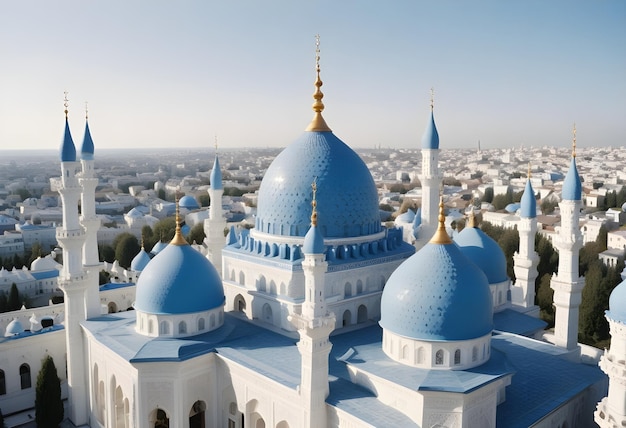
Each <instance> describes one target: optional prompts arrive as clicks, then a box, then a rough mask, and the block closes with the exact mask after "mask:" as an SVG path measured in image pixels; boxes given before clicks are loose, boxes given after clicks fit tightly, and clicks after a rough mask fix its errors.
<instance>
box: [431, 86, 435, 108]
mask: <svg viewBox="0 0 626 428" xmlns="http://www.w3.org/2000/svg"><path fill="white" fill-rule="evenodd" d="M434 109H435V88H433V87H431V88H430V111H433V110H434Z"/></svg>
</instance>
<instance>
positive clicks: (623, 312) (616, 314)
mask: <svg viewBox="0 0 626 428" xmlns="http://www.w3.org/2000/svg"><path fill="white" fill-rule="evenodd" d="M606 314H607V316H608V317H609V318H611V319H612V320H613V321H617V322H620V323H622V324H626V281H622V282H620V283H619V284H618V285H617V287H615V288H614V289H613V291H612V292H611V296H610V297H609V310H608V311H607V312H606Z"/></svg>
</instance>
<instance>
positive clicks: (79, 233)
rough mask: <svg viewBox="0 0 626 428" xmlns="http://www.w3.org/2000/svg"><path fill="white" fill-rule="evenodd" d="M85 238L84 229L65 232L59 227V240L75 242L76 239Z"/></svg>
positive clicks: (57, 234)
mask: <svg viewBox="0 0 626 428" xmlns="http://www.w3.org/2000/svg"><path fill="white" fill-rule="evenodd" d="M84 236H85V231H84V230H83V229H73V230H65V229H63V228H62V227H57V233H56V237H57V240H63V239H65V240H70V241H71V240H74V239H82V238H83V237H84Z"/></svg>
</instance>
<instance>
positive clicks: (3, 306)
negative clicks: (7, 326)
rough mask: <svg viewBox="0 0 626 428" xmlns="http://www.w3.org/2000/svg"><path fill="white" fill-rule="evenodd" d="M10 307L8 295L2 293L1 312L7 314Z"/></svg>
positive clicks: (0, 297) (0, 298)
mask: <svg viewBox="0 0 626 428" xmlns="http://www.w3.org/2000/svg"><path fill="white" fill-rule="evenodd" d="M8 307H9V301H8V299H7V295H6V294H5V293H3V292H0V312H6V311H7V308H8Z"/></svg>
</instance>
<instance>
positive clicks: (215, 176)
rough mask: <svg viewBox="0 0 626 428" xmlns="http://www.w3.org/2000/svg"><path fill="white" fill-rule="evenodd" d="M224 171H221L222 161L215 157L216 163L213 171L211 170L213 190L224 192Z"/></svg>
mask: <svg viewBox="0 0 626 428" xmlns="http://www.w3.org/2000/svg"><path fill="white" fill-rule="evenodd" d="M223 188H224V187H222V170H221V169H220V160H219V159H218V157H217V155H215V162H213V169H212V170H211V189H213V190H222V189H223Z"/></svg>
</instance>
